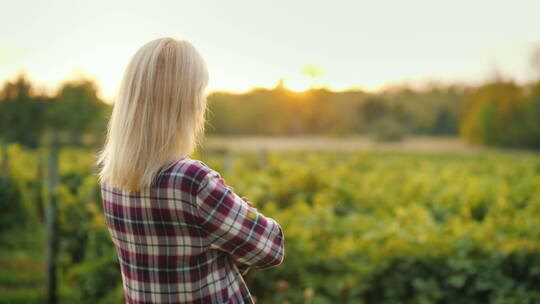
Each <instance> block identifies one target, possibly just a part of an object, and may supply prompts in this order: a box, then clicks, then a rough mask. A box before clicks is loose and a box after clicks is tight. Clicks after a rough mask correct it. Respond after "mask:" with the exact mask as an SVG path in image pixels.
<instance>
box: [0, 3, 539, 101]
mask: <svg viewBox="0 0 540 304" xmlns="http://www.w3.org/2000/svg"><path fill="white" fill-rule="evenodd" d="M0 5H1V7H2V9H1V10H0V82H2V83H3V82H4V81H8V80H12V79H13V78H15V76H16V74H17V73H20V72H24V73H25V74H26V75H27V76H28V77H29V78H30V80H31V81H32V82H33V83H35V84H36V85H37V86H39V87H43V88H46V89H48V90H49V91H51V92H52V91H54V90H56V89H57V88H58V87H59V86H60V84H61V83H62V82H64V81H67V80H69V79H71V78H73V77H78V76H83V77H86V78H91V79H93V80H95V81H96V83H97V84H98V87H99V89H100V93H99V94H100V96H101V97H102V98H103V99H104V100H106V101H113V100H114V98H115V94H116V93H117V90H118V86H119V84H120V80H121V78H122V75H123V72H124V69H125V67H126V66H127V64H128V62H129V60H130V59H131V56H133V54H134V53H135V52H136V51H137V49H138V48H139V47H141V46H142V45H143V44H145V43H146V42H148V41H150V40H153V39H156V38H159V37H173V38H177V39H184V40H188V41H189V42H191V43H192V44H193V45H194V46H195V47H196V48H197V50H198V51H199V52H200V53H201V55H202V56H203V57H204V58H205V60H206V62H207V65H208V70H209V73H210V81H209V85H208V89H207V92H209V93H210V92H213V91H218V90H227V91H234V92H243V91H246V90H249V89H251V88H253V87H267V88H271V87H274V86H276V85H277V83H278V81H279V80H280V78H281V77H284V82H285V86H287V87H289V88H290V89H292V90H295V91H302V90H305V89H307V88H309V87H321V86H325V87H327V88H329V89H332V90H336V91H339V90H347V89H364V90H371V91H373V90H378V89H381V88H383V87H385V86H387V85H391V84H400V83H401V84H403V83H409V84H411V85H413V86H420V85H422V84H425V83H428V82H429V81H437V82H442V83H455V82H465V83H471V84H477V83H481V82H483V81H486V80H487V79H489V78H491V77H493V75H494V73H495V72H499V73H501V74H502V75H504V76H506V77H508V78H511V79H514V80H515V81H517V82H519V83H524V82H527V81H530V80H532V79H534V77H537V76H538V74H535V70H534V69H533V68H532V65H531V57H532V54H533V53H534V51H535V50H536V49H537V48H539V47H540V19H538V12H539V11H540V1H537V0H527V1H524V0H512V1H498V0H490V1H484V0H453V1H437V0H429V1H420V0H407V1H402V0H395V1H388V0H378V1H360V0H359V1H338V0H333V1H316V0H309V1H304V0H300V1H293V0H289V1H282V0H272V1H256V0H251V1H235V0H228V1H205V0H200V1H194V0H190V1H179V0H176V1H159V0H154V1H136V0H130V1H109V0H108V1H100V0H99V1H98V0H93V1H74V0H58V1H48V0H39V1H25V0H20V1H15V0H12V1H6V0H0ZM308 70H310V71H313V70H315V71H316V73H315V74H314V75H313V74H312V75H311V76H314V77H310V76H309V75H308V74H309V73H307V72H306V71H308Z"/></svg>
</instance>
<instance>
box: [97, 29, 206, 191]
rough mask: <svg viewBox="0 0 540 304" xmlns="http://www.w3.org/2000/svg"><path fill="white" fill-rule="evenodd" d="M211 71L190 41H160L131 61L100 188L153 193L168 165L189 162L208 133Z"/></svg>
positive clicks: (101, 155)
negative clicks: (207, 91) (151, 188)
mask: <svg viewBox="0 0 540 304" xmlns="http://www.w3.org/2000/svg"><path fill="white" fill-rule="evenodd" d="M207 85H208V70H207V65H206V62H205V61H204V59H203V58H202V57H201V55H200V54H199V52H198V51H197V50H196V49H195V47H194V46H193V45H192V44H191V43H189V42H188V41H186V40H177V39H174V38H170V37H165V38H159V39H155V40H152V41H150V42H148V43H146V44H144V45H143V46H142V47H141V48H140V49H139V50H138V51H137V52H136V53H135V54H134V55H133V57H132V58H131V61H130V62H129V64H128V66H127V68H126V70H125V72H124V75H123V78H122V82H121V84H120V89H119V91H118V96H117V100H116V102H115V103H114V108H113V111H112V115H111V118H110V120H109V123H108V126H107V137H106V140H105V146H104V147H103V149H102V150H100V151H98V154H97V160H96V163H97V166H98V167H101V168H100V170H99V182H100V183H103V182H106V183H107V184H108V185H109V186H111V187H117V188H120V189H124V190H128V191H140V190H141V189H142V188H145V187H149V186H150V185H151V184H152V182H153V181H154V178H155V176H156V174H157V173H158V171H159V170H160V169H161V168H162V167H163V166H164V165H166V164H168V163H171V162H174V161H176V160H179V159H181V158H183V157H187V156H188V155H189V154H191V153H192V152H193V151H194V150H195V148H196V147H197V146H198V145H199V144H200V143H201V141H200V139H201V138H202V135H203V133H204V124H205V112H206V111H205V110H206V96H205V89H206V86H207Z"/></svg>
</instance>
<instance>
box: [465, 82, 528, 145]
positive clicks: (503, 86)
mask: <svg viewBox="0 0 540 304" xmlns="http://www.w3.org/2000/svg"><path fill="white" fill-rule="evenodd" d="M525 113H526V100H525V95H524V92H523V89H522V88H521V87H519V86H518V85H517V84H516V83H515V82H513V81H506V80H496V81H494V82H491V83H487V84H484V85H482V86H480V87H478V88H476V89H474V90H472V91H471V92H470V94H468V96H467V97H466V99H465V106H464V113H462V115H461V116H462V120H461V122H460V133H461V135H462V136H463V137H464V138H465V139H466V140H467V141H469V142H471V143H476V144H483V145H493V146H509V147H523V146H526V144H527V142H528V138H527V137H528V135H527V130H526V114H525Z"/></svg>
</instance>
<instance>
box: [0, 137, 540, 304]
mask: <svg viewBox="0 0 540 304" xmlns="http://www.w3.org/2000/svg"><path fill="white" fill-rule="evenodd" d="M45 152H46V151H40V152H39V153H43V155H45V154H44V153H45ZM9 153H10V164H9V165H10V175H11V177H12V178H13V180H14V182H15V184H14V185H15V186H14V187H15V188H16V190H18V191H20V195H19V196H20V200H17V199H7V198H8V197H10V194H9V191H8V190H7V189H5V188H3V189H1V191H3V192H0V204H2V206H1V207H2V208H3V210H8V211H9V212H3V213H2V215H0V219H1V220H2V221H3V222H2V223H7V222H8V221H9V219H10V218H19V217H20V218H21V219H22V220H21V221H13V223H11V224H10V226H9V227H7V228H5V229H3V230H2V243H1V244H2V245H1V249H0V266H1V267H0V303H42V302H43V296H44V295H43V293H44V287H43V286H44V285H43V278H44V277H45V274H44V267H43V242H44V236H43V230H42V228H41V227H42V226H43V224H42V212H43V209H44V208H45V206H46V201H44V200H40V197H46V194H47V193H46V191H45V189H46V188H45V186H44V184H41V183H39V178H38V176H39V175H38V172H39V170H38V166H37V164H38V162H37V159H38V158H37V153H38V152H35V151H26V150H23V149H22V148H20V146H18V145H12V146H11V147H10V149H9ZM93 153H94V152H93V151H92V150H79V149H63V150H62V151H61V154H60V159H61V163H60V173H61V176H60V180H61V185H60V189H59V196H60V197H59V200H60V201H59V207H60V215H59V219H60V256H59V279H60V282H59V284H60V286H59V289H60V296H61V302H62V303H123V302H122V301H123V300H122V289H121V285H120V275H119V268H118V264H117V261H116V256H115V252H114V249H113V247H112V243H111V242H110V239H109V238H108V234H107V230H106V226H105V223H104V221H103V216H102V214H101V209H100V208H101V205H100V197H99V188H98V187H97V184H96V178H95V176H94V175H93V167H92V161H93ZM193 158H198V159H201V160H202V161H204V162H205V163H207V164H208V165H210V166H211V167H213V168H215V169H216V170H218V171H219V172H222V175H223V176H224V178H225V180H226V181H227V183H228V184H229V185H230V186H232V187H233V188H234V190H235V191H236V192H237V193H238V194H240V195H241V196H247V197H248V198H249V199H250V201H252V202H253V203H254V206H255V207H256V208H258V209H259V210H260V211H261V212H262V213H263V214H265V215H267V216H270V217H273V218H275V219H276V220H277V221H278V222H279V223H280V224H281V225H282V227H283V229H284V232H285V246H286V256H285V260H284V262H283V264H282V265H281V266H279V267H276V268H273V269H270V270H267V271H256V270H255V271H251V272H250V273H248V274H247V276H246V277H245V279H246V282H247V283H248V285H249V287H250V289H251V290H252V294H253V295H254V296H255V297H256V298H257V300H258V303H286V302H284V301H289V303H407V304H413V303H414V304H416V303H419V304H420V303H421V304H424V303H465V304H467V303H501V304H502V303H531V304H532V303H540V242H539V240H540V155H538V154H533V153H524V152H523V153H517V152H514V153H510V152H506V153H505V152H482V153H480V152H479V153H454V154H452V153H420V152H368V151H361V152H359V151H356V152H354V151H350V152H345V151H344V152H329V151H318V152H316V151H306V152H302V151H296V152H294V151H273V152H268V153H267V154H261V153H258V152H234V153H229V154H218V153H212V152H210V151H206V152H205V153H202V154H197V155H194V156H193ZM43 170H44V172H46V168H43ZM43 181H46V179H45V178H43ZM13 203H16V205H15V206H14V204H13ZM16 206H21V207H22V208H17V207H16Z"/></svg>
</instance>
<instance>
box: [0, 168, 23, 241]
mask: <svg viewBox="0 0 540 304" xmlns="http://www.w3.org/2000/svg"><path fill="white" fill-rule="evenodd" d="M0 210H2V212H0V231H1V232H2V233H5V232H8V231H10V230H12V229H14V228H21V227H23V226H24V224H25V222H26V219H27V218H26V215H27V214H28V213H27V211H26V210H25V208H24V206H23V204H22V199H21V193H20V190H19V188H17V185H16V184H15V182H14V181H13V180H11V179H9V178H8V179H2V178H0Z"/></svg>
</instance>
